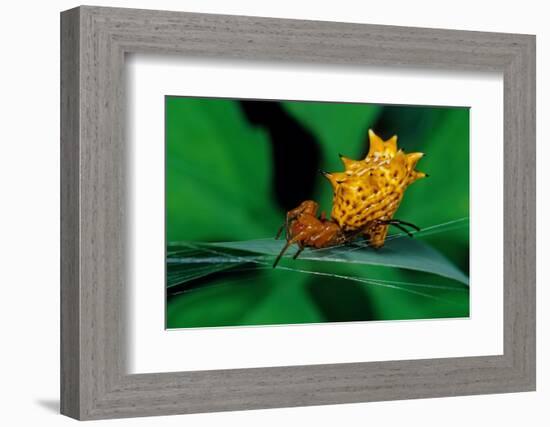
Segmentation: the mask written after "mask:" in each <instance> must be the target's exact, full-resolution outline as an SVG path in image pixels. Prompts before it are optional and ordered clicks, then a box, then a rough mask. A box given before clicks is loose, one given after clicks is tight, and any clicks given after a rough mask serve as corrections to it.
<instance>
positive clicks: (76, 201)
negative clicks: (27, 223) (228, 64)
mask: <svg viewBox="0 0 550 427" xmlns="http://www.w3.org/2000/svg"><path fill="white" fill-rule="evenodd" d="M61 38H62V56H61V58H62V64H61V65H62V66H61V80H62V94H61V95H62V96H61V119H62V132H61V134H62V137H61V160H62V175H61V181H62V183H61V184H62V185H61V187H62V209H61V210H62V218H61V222H62V224H61V228H62V265H61V275H62V283H61V287H62V294H61V298H62V302H61V310H62V330H61V335H62V342H61V353H62V360H61V362H62V376H61V389H62V390H61V403H62V406H61V407H62V413H64V414H66V415H69V416H71V417H74V418H77V419H100V418H116V417H131V416H149V415H164V414H182V413H193V412H211V411H227V410H242V409H257V408H273V407H283V406H303V405H321V404H334V403H347V402H363V401H378V400H391V399H410V398H422V397H437V396H456V395H465V394H481V393H499V392H514V391H527V390H534V388H535V38H534V36H529V35H518V34H497V33H483V32H470V31H451V30H439V29H422V28H406V27H392V26H378V25H376V26H374V25H359V24H345V23H334V22H315V21H300V20H282V19H269V18H255V17H241V16H223V15H205V14H194V13H181V12H163V11H146V10H133V9H114V8H97V7H86V6H84V7H80V8H77V9H73V10H70V11H66V12H63V13H62V25H61ZM127 53H151V54H165V53H171V54H177V55H185V56H187V57H214V58H222V59H223V58H239V59H243V60H264V61H282V60H284V61H290V62H292V63H293V64H295V65H296V66H299V65H300V64H304V63H320V64H326V65H339V66H341V65H344V66H346V67H360V66H362V65H387V66H392V67H418V68H436V69H450V70H487V71H501V72H502V73H503V74H504V88H505V93H504V143H505V146H504V162H505V165H504V166H505V171H506V174H505V179H504V186H505V188H504V195H505V197H504V212H505V217H504V260H505V263H504V274H505V276H504V277H505V280H504V354H503V355H501V356H487V357H467V358H447V359H429V360H411V361H398V362H369V363H346V364H331V365H309V366H290V367H272V368H255V369H233V370H217V371H202V372H198V371H196V372H177V373H158V374H140V375H129V374H127V371H126V368H125V366H126V365H125V359H126V354H125V351H126V345H125V344H126V325H125V302H126V291H127V286H128V283H127V281H128V277H129V274H128V273H129V272H128V271H127V269H128V267H127V265H126V262H127V257H126V251H127V248H126V245H127V241H128V233H127V224H126V221H125V218H126V216H125V212H126V201H127V194H126V191H127V190H126V189H127V186H126V171H127V167H128V165H126V164H125V162H126V158H127V156H126V150H127V146H126V141H125V137H124V132H125V130H124V119H125V111H124V102H125V81H124V55H125V54H127Z"/></svg>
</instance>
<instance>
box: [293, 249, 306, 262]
mask: <svg viewBox="0 0 550 427" xmlns="http://www.w3.org/2000/svg"><path fill="white" fill-rule="evenodd" d="M304 249H305V246H300V247H299V248H298V250H297V251H296V253H295V254H294V256H293V257H292V259H296V258H298V257H299V256H300V254H301V253H302V251H303V250H304Z"/></svg>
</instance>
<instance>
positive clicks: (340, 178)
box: [273, 129, 427, 267]
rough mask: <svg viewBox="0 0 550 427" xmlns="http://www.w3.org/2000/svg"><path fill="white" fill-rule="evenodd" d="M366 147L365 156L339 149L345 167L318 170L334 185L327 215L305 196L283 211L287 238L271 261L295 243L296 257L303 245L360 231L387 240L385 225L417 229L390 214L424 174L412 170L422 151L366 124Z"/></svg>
mask: <svg viewBox="0 0 550 427" xmlns="http://www.w3.org/2000/svg"><path fill="white" fill-rule="evenodd" d="M369 144H370V146H369V152H368V154H367V156H366V157H365V158H364V159H363V160H352V159H349V158H347V157H344V156H342V155H340V158H341V160H342V163H343V164H344V167H345V170H344V172H335V173H328V172H322V173H323V175H324V176H325V177H326V178H327V179H328V180H329V182H330V184H331V185H332V190H333V207H332V212H331V219H330V220H329V219H326V218H325V215H324V213H322V214H321V216H320V217H319V218H318V217H317V210H318V208H319V206H318V204H317V203H315V202H314V201H311V200H307V201H305V202H303V203H302V204H301V205H300V206H298V207H297V208H295V209H293V210H291V211H289V212H288V213H287V217H286V221H285V224H283V226H282V227H281V229H280V230H279V233H278V234H277V238H278V237H279V236H280V234H281V232H282V230H283V228H285V229H286V240H287V243H286V245H285V246H284V247H283V249H282V250H281V253H280V254H279V256H278V257H277V258H276V260H275V263H274V264H273V266H274V267H275V266H276V265H277V263H278V262H279V260H280V259H281V257H282V255H283V254H284V253H285V251H286V250H287V249H288V247H289V246H290V245H292V244H293V243H297V244H298V246H299V249H298V251H297V252H296V254H295V255H294V259H295V258H296V257H298V255H300V253H301V252H302V251H303V249H304V248H305V247H312V248H316V249H319V248H324V247H330V246H335V245H340V244H347V243H350V242H352V241H353V240H355V239H356V238H357V237H359V236H363V238H364V239H366V240H367V241H368V246H371V247H373V248H380V247H382V246H383V245H384V242H385V240H386V236H387V232H388V227H389V226H390V225H393V226H395V227H397V228H399V229H400V230H402V231H404V232H406V233H407V234H408V235H409V236H412V234H411V233H410V232H409V231H408V230H407V229H406V228H404V226H408V227H411V228H413V229H415V230H417V231H420V229H419V228H418V227H417V226H416V225H414V224H411V223H409V222H405V221H401V220H398V219H394V218H393V215H394V214H395V212H396V211H397V208H398V207H399V204H400V203H401V200H402V199H403V194H404V193H405V190H406V189H407V187H408V186H409V185H410V184H412V183H413V182H415V181H416V180H418V179H420V178H424V177H426V176H427V175H426V174H425V173H423V172H419V171H417V170H415V167H416V164H417V163H418V161H419V160H420V159H421V158H422V157H423V155H424V154H423V153H409V154H405V152H403V150H401V149H398V148H397V136H393V137H392V138H390V139H388V140H387V141H384V140H382V139H381V138H380V137H379V136H378V135H376V134H375V133H374V132H373V131H372V130H371V129H369Z"/></svg>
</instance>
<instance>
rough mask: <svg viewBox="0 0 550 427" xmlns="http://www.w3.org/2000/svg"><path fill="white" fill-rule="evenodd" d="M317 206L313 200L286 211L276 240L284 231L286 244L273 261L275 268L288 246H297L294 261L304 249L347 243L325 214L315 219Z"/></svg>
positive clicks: (337, 227)
mask: <svg viewBox="0 0 550 427" xmlns="http://www.w3.org/2000/svg"><path fill="white" fill-rule="evenodd" d="M318 209H319V205H318V204H317V203H316V202H314V201H313V200H306V201H305V202H302V203H301V204H300V206H298V207H297V208H294V209H292V210H291V211H288V212H287V214H286V220H285V223H284V224H283V225H282V226H281V228H279V231H278V233H277V236H276V237H275V238H276V239H278V238H279V237H280V235H281V233H282V231H283V229H284V230H285V236H286V244H285V246H284V247H283V249H282V250H281V252H280V253H279V255H278V256H277V258H276V259H275V262H274V263H273V267H275V266H276V265H277V264H278V263H279V260H280V259H281V257H282V256H283V254H284V253H285V252H286V250H287V249H288V248H289V246H290V245H292V244H294V243H296V244H298V250H297V251H296V253H295V254H294V256H293V257H292V258H293V259H296V258H297V257H298V256H299V255H300V253H302V251H303V250H304V249H305V248H306V247H311V248H316V249H319V248H326V247H329V246H335V245H339V244H342V243H345V242H346V241H347V239H346V236H345V235H344V233H343V232H342V230H341V229H340V227H339V226H338V224H336V223H335V222H333V221H331V220H328V219H326V216H325V212H322V213H321V215H320V216H319V217H317V211H318Z"/></svg>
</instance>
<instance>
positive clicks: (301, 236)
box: [273, 231, 307, 268]
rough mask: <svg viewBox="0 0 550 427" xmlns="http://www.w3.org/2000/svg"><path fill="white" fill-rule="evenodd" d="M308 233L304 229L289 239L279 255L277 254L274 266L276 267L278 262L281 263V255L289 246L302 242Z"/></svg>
mask: <svg viewBox="0 0 550 427" xmlns="http://www.w3.org/2000/svg"><path fill="white" fill-rule="evenodd" d="M306 235H307V233H306V232H303V231H302V232H301V233H299V234H298V235H296V236H294V237H293V238H292V239H290V240H287V241H286V244H285V245H284V246H283V249H281V252H280V253H279V255H277V258H275V262H274V263H273V268H275V267H276V266H277V264H279V261H280V260H281V257H282V256H283V255H284V253H285V252H286V250H287V249H288V248H289V246H290V245H292V244H293V243H297V242H301V241H302V239H303V238H304V236H306Z"/></svg>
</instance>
